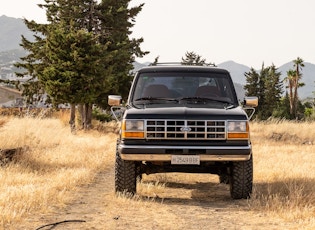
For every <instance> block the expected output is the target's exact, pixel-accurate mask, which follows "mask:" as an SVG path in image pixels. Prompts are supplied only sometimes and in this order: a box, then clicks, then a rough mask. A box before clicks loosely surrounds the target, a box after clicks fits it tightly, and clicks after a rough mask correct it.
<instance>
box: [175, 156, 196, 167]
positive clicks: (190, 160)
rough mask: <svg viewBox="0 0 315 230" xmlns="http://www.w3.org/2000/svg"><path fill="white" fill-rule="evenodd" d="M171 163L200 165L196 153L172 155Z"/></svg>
mask: <svg viewBox="0 0 315 230" xmlns="http://www.w3.org/2000/svg"><path fill="white" fill-rule="evenodd" d="M171 164H172V165H200V157H199V156H196V155H172V160H171Z"/></svg>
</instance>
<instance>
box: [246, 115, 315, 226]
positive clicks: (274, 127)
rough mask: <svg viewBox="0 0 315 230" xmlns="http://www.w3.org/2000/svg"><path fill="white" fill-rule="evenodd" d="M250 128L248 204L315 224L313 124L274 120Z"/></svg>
mask: <svg viewBox="0 0 315 230" xmlns="http://www.w3.org/2000/svg"><path fill="white" fill-rule="evenodd" d="M251 131H252V142H253V152H254V193H253V196H252V199H251V200H250V201H249V205H250V207H251V208H252V209H253V210H263V211H266V212H268V213H269V214H271V215H279V216H280V217H282V218H284V219H287V220H291V221H292V220H294V221H298V222H303V223H313V224H314V225H313V226H314V227H315V193H314V188H315V123H314V122H293V121H291V122H290V121H278V120H275V121H267V122H260V123H253V124H252V126H251Z"/></svg>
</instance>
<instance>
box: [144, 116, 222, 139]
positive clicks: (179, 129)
mask: <svg viewBox="0 0 315 230" xmlns="http://www.w3.org/2000/svg"><path fill="white" fill-rule="evenodd" d="M145 125H146V138H147V139H175V140H178V139H188V140H205V139H206V140H224V139H225V127H226V125H225V121H213V120H206V121H204V120H146V123H145Z"/></svg>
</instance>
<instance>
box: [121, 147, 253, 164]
mask: <svg viewBox="0 0 315 230" xmlns="http://www.w3.org/2000/svg"><path fill="white" fill-rule="evenodd" d="M173 149H180V150H182V151H183V153H182V154H180V153H174V154H169V153H166V151H167V150H173ZM189 150H195V151H198V150H203V151H204V150H206V154H204V153H201V154H189ZM118 152H119V153H120V156H121V158H122V159H123V160H128V161H171V159H172V155H198V156H199V157H200V161H246V160H249V159H250V157H251V146H250V145H248V146H160V145H159V146H154V145H149V146H147V145H146V146H143V145H124V144H121V145H119V146H118Z"/></svg>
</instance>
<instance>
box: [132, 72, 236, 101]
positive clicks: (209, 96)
mask: <svg viewBox="0 0 315 230" xmlns="http://www.w3.org/2000/svg"><path fill="white" fill-rule="evenodd" d="M232 84H233V83H232V81H231V79H230V77H229V76H227V75H226V74H224V73H217V72H214V73H209V72H203V73H197V72H159V73H152V72H150V73H140V74H139V75H138V77H137V79H136V82H135V83H134V88H133V90H134V92H133V94H132V95H133V96H132V98H131V100H132V103H134V104H140V103H142V104H144V103H148V104H161V103H170V102H172V103H175V102H178V103H179V104H183V103H194V104H198V103H201V104H204V103H208V104H209V103H225V104H226V103H229V104H237V98H236V95H235V91H234V88H233V85H232Z"/></svg>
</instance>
